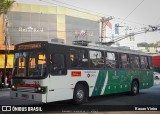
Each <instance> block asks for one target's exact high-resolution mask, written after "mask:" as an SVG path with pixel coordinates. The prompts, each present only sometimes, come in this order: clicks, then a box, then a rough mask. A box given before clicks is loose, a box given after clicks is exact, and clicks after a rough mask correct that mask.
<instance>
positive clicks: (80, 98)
mask: <svg viewBox="0 0 160 114" xmlns="http://www.w3.org/2000/svg"><path fill="white" fill-rule="evenodd" d="M73 100H74V103H75V104H83V103H85V102H86V101H87V91H86V89H85V87H84V85H83V84H77V85H76V87H75V89H74V94H73Z"/></svg>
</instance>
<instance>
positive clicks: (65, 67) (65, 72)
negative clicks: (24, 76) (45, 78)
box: [48, 52, 67, 76]
mask: <svg viewBox="0 0 160 114" xmlns="http://www.w3.org/2000/svg"><path fill="white" fill-rule="evenodd" d="M52 54H57V55H58V54H59V55H63V57H64V68H62V70H63V71H64V73H63V74H52V72H51V66H52V64H51V58H50V56H51V55H52ZM66 57H67V56H66V54H65V53H59V52H58V53H57V52H51V53H49V66H48V67H49V74H50V76H66V75H67V63H66Z"/></svg>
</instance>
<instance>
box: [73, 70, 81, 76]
mask: <svg viewBox="0 0 160 114" xmlns="http://www.w3.org/2000/svg"><path fill="white" fill-rule="evenodd" d="M71 75H72V76H81V71H72V72H71Z"/></svg>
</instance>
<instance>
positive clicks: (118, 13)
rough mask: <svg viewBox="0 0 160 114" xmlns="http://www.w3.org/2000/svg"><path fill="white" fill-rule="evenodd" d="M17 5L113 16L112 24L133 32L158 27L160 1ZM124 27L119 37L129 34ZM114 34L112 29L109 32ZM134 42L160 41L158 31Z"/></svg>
mask: <svg viewBox="0 0 160 114" xmlns="http://www.w3.org/2000/svg"><path fill="white" fill-rule="evenodd" d="M15 1H16V2H19V3H27V4H40V5H58V6H65V7H70V8H73V9H78V10H80V11H85V12H90V13H93V14H96V15H100V16H105V17H109V16H113V17H114V19H113V20H111V22H112V23H113V24H115V23H119V24H120V25H122V26H129V27H130V28H132V30H133V28H135V29H134V30H133V32H137V31H139V30H142V29H141V28H144V27H148V25H152V26H157V25H160V13H158V12H159V11H160V7H159V5H160V0H15ZM124 29H125V27H123V28H121V29H120V30H121V31H123V32H121V35H123V34H124V33H126V32H127V33H129V32H130V31H125V30H124ZM109 32H111V33H112V32H114V28H113V29H112V30H111V31H109ZM135 40H136V42H138V43H139V42H148V43H155V42H157V41H160V31H156V32H148V33H144V34H140V35H136V36H135Z"/></svg>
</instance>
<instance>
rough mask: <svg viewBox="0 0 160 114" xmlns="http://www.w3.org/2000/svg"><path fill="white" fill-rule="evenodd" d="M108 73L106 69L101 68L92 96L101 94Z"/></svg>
mask: <svg viewBox="0 0 160 114" xmlns="http://www.w3.org/2000/svg"><path fill="white" fill-rule="evenodd" d="M106 74H107V71H106V70H100V71H99V73H98V77H97V80H96V83H95V86H94V89H93V92H92V96H97V95H100V94H101V91H102V88H103V86H104V82H105V79H106Z"/></svg>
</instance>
